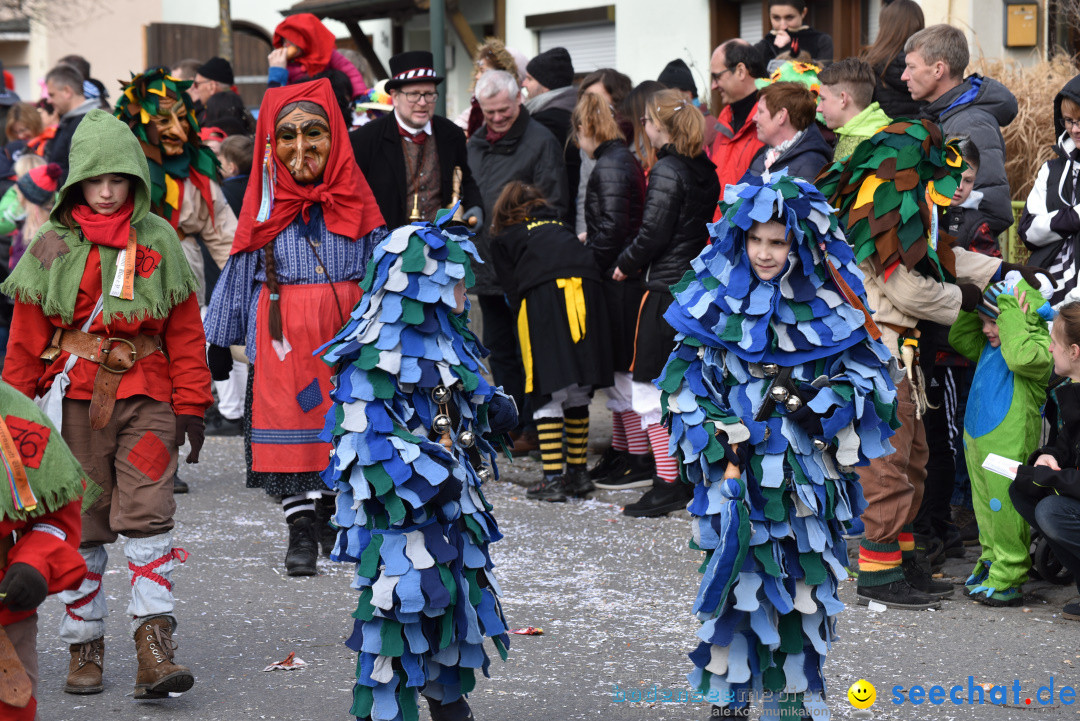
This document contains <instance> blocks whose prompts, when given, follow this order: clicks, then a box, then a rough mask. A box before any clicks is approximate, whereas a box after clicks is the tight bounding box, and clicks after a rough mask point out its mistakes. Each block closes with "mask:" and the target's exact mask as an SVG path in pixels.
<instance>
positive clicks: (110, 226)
mask: <svg viewBox="0 0 1080 721" xmlns="http://www.w3.org/2000/svg"><path fill="white" fill-rule="evenodd" d="M134 209H135V198H134V197H133V196H131V195H129V196H128V199H127V200H126V201H125V202H124V204H123V205H121V206H120V209H119V210H117V211H116V212H115V213H113V214H112V215H102V214H101V213H99V212H97V211H96V210H94V209H93V208H91V207H90V206H89V205H82V204H79V205H76V206H75V210H73V211H71V217H72V218H74V219H75V222H76V223H78V224H79V227H80V228H81V229H82V232H83V235H85V236H86V239H87V240H89V241H90V242H91V243H94V244H95V245H104V246H106V247H108V248H126V247H127V242H128V235H129V234H130V232H131V213H132V211H133V210H134Z"/></svg>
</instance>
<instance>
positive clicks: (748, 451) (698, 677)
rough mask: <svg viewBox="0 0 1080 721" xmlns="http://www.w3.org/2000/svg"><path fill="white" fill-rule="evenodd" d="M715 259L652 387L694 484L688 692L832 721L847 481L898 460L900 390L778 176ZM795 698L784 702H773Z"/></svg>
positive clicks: (747, 186) (686, 304)
mask: <svg viewBox="0 0 1080 721" xmlns="http://www.w3.org/2000/svg"><path fill="white" fill-rule="evenodd" d="M721 206H722V211H723V218H722V219H721V220H720V221H719V222H718V223H715V224H713V225H712V226H710V231H711V233H712V235H713V244H712V245H711V246H709V247H707V248H706V249H705V250H704V251H703V252H702V253H701V255H700V256H698V258H696V259H695V260H694V261H693V264H692V270H691V271H688V272H687V274H686V276H684V278H683V280H682V281H681V282H680V283H679V284H678V285H676V286H674V287H673V288H672V291H673V294H674V298H675V300H674V303H673V304H672V306H671V307H670V308H669V309H668V311H667V313H666V314H665V318H666V319H667V321H668V322H669V323H671V325H672V326H673V327H674V328H675V329H676V331H677V333H678V335H677V337H676V341H677V343H676V347H675V350H674V351H673V352H672V355H671V357H670V359H669V360H668V363H667V365H666V367H665V368H664V371H663V374H662V375H661V377H660V378H659V379H658V380H657V385H658V386H659V387H660V388H661V390H662V391H663V404H662V407H663V408H664V409H665V411H666V413H667V416H668V419H669V423H670V427H671V449H672V452H673V453H675V454H677V456H678V459H679V462H680V469H681V475H682V477H683V479H684V480H685V481H687V482H690V483H692V484H693V485H694V499H693V501H692V502H691V504H690V506H689V510H690V512H691V513H692V514H693V515H694V516H695V519H694V524H693V529H694V539H693V543H692V547H693V548H698V549H701V550H703V551H705V554H706V558H705V562H704V563H703V564H702V571H703V573H704V578H703V579H702V582H701V588H700V590H699V592H698V596H697V599H696V601H695V602H694V613H695V614H697V617H698V618H699V619H700V620H701V621H702V627H701V629H700V631H699V632H698V637H699V638H700V639H701V643H700V644H699V646H698V647H697V649H696V650H695V651H694V652H693V653H691V654H690V658H691V659H692V660H693V662H694V665H695V666H696V667H697V668H696V670H694V671H693V672H692V673H691V674H690V675H689V679H690V682H691V684H692V685H693V686H694V687H696V688H697V689H699V690H701V691H702V692H704V693H706V694H710V693H711V694H712V695H711V696H709V699H710V700H712V701H713V702H714V703H716V704H717V705H720V706H724V707H729V708H730V709H744V708H746V707H747V706H748V705H749V703H750V701H751V700H752V699H753V698H755V697H758V698H761V697H762V693H763V692H769V693H768V694H767V695H766V696H765V698H764V699H763V706H764V709H765V714H766V715H765V716H763V717H775V716H776V715H777V714H778V713H788V714H791V715H792V716H798V714H799V712H801V710H802V709H803V708H804V707H805V708H806V709H807V710H809V711H811V712H813V713H814V715H815V718H818V717H819V716H818V714H824V715H825V716H824V717H826V718H827V714H828V711H827V707H825V706H824V703H823V697H824V692H825V683H824V676H823V673H822V666H823V663H824V659H825V654H826V652H827V651H828V649H829V647H830V644H831V642H832V639H833V637H834V633H835V616H836V614H837V613H839V612H840V610H841V609H843V604H842V603H841V602H840V601H839V600H838V598H837V583H838V581H840V580H843V579H844V578H845V577H846V575H847V574H846V566H847V558H846V556H847V551H846V548H847V547H846V545H845V543H844V540H843V539H842V538H841V533H843V531H844V524H845V522H847V521H849V520H851V518H853V517H854V516H857V515H858V514H859V513H860V512H861V511H862V508H863V499H862V494H861V492H860V489H859V484H858V482H857V477H856V475H855V474H854V472H853V471H852V467H853V466H856V465H864V464H866V463H867V460H868V459H869V458H873V457H876V456H880V455H884V454H886V453H889V452H891V450H892V448H891V447H890V445H889V443H888V440H887V439H888V438H889V436H891V435H892V429H891V426H892V424H893V423H894V419H895V388H894V386H893V382H892V380H891V379H890V376H889V373H888V370H887V363H888V361H889V352H888V350H887V349H886V348H885V347H884V346H883V345H882V344H881V343H880V342H879V341H877V340H876V339H875V338H876V329H875V327H874V325H873V323H872V322H871V321H870V320H869V315H868V313H867V311H866V308H865V303H864V300H863V287H862V280H861V274H860V273H859V271H858V270H857V269H856V267H855V263H854V259H853V256H852V252H851V248H850V247H849V246H848V245H847V244H846V243H845V242H844V238H843V235H842V234H841V232H840V231H839V229H838V227H837V223H836V218H835V216H834V215H833V211H832V209H831V208H830V207H829V205H828V204H827V203H826V202H825V199H824V198H823V197H822V196H821V194H820V193H819V192H818V191H817V190H816V189H815V188H814V187H813V186H812V185H810V184H809V183H806V182H805V181H803V180H801V179H796V178H789V177H786V176H784V175H782V174H774V175H772V176H769V175H768V174H765V175H763V176H761V177H752V178H750V179H749V180H748V181H747V182H745V183H743V184H740V185H737V186H728V188H727V189H726V192H725V195H724V201H723V203H722V204H721ZM770 221H774V222H775V223H778V224H779V225H780V226H781V227H782V232H783V233H786V235H787V238H788V239H789V240H790V248H789V251H788V254H787V260H786V264H785V265H784V266H783V269H782V270H778V271H777V272H776V274H775V275H774V276H773V277H771V278H770V279H768V280H762V279H761V278H760V277H759V276H758V274H757V273H756V272H755V270H754V268H753V266H752V265H751V263H750V260H749V257H748V252H747V250H746V244H747V240H746V238H747V236H748V234H750V233H751V232H752V231H754V230H755V229H756V228H758V227H759V225H760V224H766V223H769V222H770ZM781 693H783V694H786V695H785V696H784V697H781V696H780V694H781Z"/></svg>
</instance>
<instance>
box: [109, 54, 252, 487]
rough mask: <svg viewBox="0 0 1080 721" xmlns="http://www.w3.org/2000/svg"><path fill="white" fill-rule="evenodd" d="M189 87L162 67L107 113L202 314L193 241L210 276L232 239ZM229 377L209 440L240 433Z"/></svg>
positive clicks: (232, 225)
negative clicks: (172, 234) (128, 147)
mask: <svg viewBox="0 0 1080 721" xmlns="http://www.w3.org/2000/svg"><path fill="white" fill-rule="evenodd" d="M190 86H191V82H190V81H184V80H179V79H177V78H174V77H172V76H171V75H169V74H168V71H167V70H165V69H164V68H154V69H151V70H147V71H146V72H144V73H142V74H141V75H136V76H134V77H132V78H131V81H130V82H129V83H127V84H126V85H124V86H123V88H122V90H121V93H120V97H119V99H118V100H117V103H116V109H115V111H114V114H115V115H116V117H118V118H120V119H121V120H123V121H124V122H126V123H127V124H128V127H130V128H131V130H132V132H134V133H135V136H136V137H137V138H138V139H139V144H140V145H141V146H142V149H143V153H144V154H145V155H146V162H147V164H148V165H149V166H150V185H151V197H150V207H151V210H152V211H153V212H154V213H156V214H157V215H160V216H161V217H162V218H165V219H166V220H167V221H169V224H170V225H172V227H173V228H174V229H175V230H176V233H177V235H178V236H179V237H180V240H181V243H180V247H181V248H183V249H184V255H185V256H187V259H188V262H189V263H190V264H191V269H192V270H193V271H194V272H195V277H196V278H197V279H198V281H199V290H198V291H197V293H196V297H197V298H198V299H199V306H200V307H205V306H206V302H207V301H208V300H209V292H210V290H212V287H211V288H209V289H208V288H207V282H206V279H207V273H206V271H205V267H204V263H203V253H202V249H201V248H200V247H199V242H200V241H201V242H202V244H203V245H205V246H206V249H207V250H208V251H209V253H210V256H211V257H212V258H213V260H214V263H215V264H216V265H217V269H220V268H222V267H223V266H224V265H225V261H226V259H227V258H228V257H229V248H231V247H232V241H233V235H234V234H235V233H236V216H235V214H233V211H232V209H231V208H230V207H229V204H228V202H227V201H226V200H225V195H224V193H222V192H221V186H220V185H219V183H220V182H221V178H220V176H219V173H218V163H217V158H216V157H215V156H214V153H213V152H212V151H211V150H210V149H209V148H207V147H206V146H205V145H203V144H202V141H201V140H200V139H199V123H198V121H197V120H196V119H195V114H194V103H193V102H192V99H191V96H190V95H189V93H188V92H187V91H188V89H189V87H190ZM209 276H210V277H211V278H212V279H213V278H216V276H217V273H216V272H213V271H211V273H210V274H209ZM237 355H238V356H239V357H240V358H241V359H242V356H241V355H240V354H239V353H237ZM236 370H237V372H236V373H235V374H234V375H233V377H232V379H231V380H230V381H229V382H227V383H218V384H217V385H216V388H217V395H218V411H219V413H220V416H221V417H220V419H217V418H215V419H212V420H210V421H209V422H208V424H207V428H206V434H207V435H209V436H214V435H232V436H236V435H240V433H241V427H240V424H241V416H242V415H243V412H244V386H245V383H246V378H245V377H244V376H245V373H246V371H247V364H246V363H245V362H243V361H242V360H239V361H237V363H236ZM173 482H174V489H175V490H176V492H177V493H186V492H187V489H188V487H187V484H186V483H185V482H184V481H182V480H181V479H179V478H175V479H173Z"/></svg>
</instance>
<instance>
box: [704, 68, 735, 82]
mask: <svg viewBox="0 0 1080 721" xmlns="http://www.w3.org/2000/svg"><path fill="white" fill-rule="evenodd" d="M730 72H731V68H724V69H723V70H721V71H720V72H718V73H709V77H711V78H712V81H713V82H714V83H718V82H720V78H722V77H724V73H730Z"/></svg>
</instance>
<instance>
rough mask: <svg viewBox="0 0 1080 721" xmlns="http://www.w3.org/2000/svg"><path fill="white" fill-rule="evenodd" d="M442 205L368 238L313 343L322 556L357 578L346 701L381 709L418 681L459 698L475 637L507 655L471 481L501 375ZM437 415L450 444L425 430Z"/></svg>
mask: <svg viewBox="0 0 1080 721" xmlns="http://www.w3.org/2000/svg"><path fill="white" fill-rule="evenodd" d="M446 219H448V218H447V217H444V218H442V219H441V220H440V221H436V223H435V224H428V225H424V226H421V225H411V226H405V227H403V228H399V229H397V230H395V231H394V232H392V233H391V234H390V235H388V236H387V237H386V238H385V239H384V240H383V241H382V242H381V243H380V244H379V246H378V247H377V248H376V249H375V252H374V256H373V257H372V260H371V262H370V263H369V265H368V271H367V276H366V277H365V278H364V281H363V283H362V285H361V287H362V288H363V291H364V295H363V298H362V300H361V301H360V303H359V304H358V305H357V306H356V308H355V309H354V310H353V312H352V315H351V320H350V321H349V322H348V324H347V325H346V326H345V327H344V328H343V329H342V330H341V331H340V332H339V333H338V334H337V336H336V337H335V338H334V339H333V340H332V341H330V342H329V343H328V344H327V345H326V346H324V348H323V349H322V350H324V351H325V352H324V355H323V359H324V360H325V361H326V362H328V363H331V364H334V365H335V366H336V372H335V388H334V389H333V390H332V391H331V398H332V400H333V401H334V406H333V407H332V409H331V410H330V412H329V414H328V416H327V425H326V429H325V431H324V440H327V441H330V442H332V443H333V445H334V452H333V456H332V458H331V462H330V466H329V467H328V468H327V469H326V471H325V472H324V474H323V478H324V480H325V481H326V482H327V485H329V486H330V487H331V488H334V489H336V490H337V491H338V492H339V495H338V500H337V513H336V514H335V516H334V523H335V524H336V525H337V526H338V527H339V528H340V531H339V533H338V539H337V545H336V547H335V549H334V552H333V554H332V555H331V558H332V559H334V560H338V561H350V562H354V563H356V564H357V566H356V577H355V579H354V581H353V587H354V588H356V589H357V590H358V591H359V592H360V601H359V604H358V606H357V609H356V612H355V613H354V614H353V617H354V618H355V619H356V622H355V628H354V631H353V635H352V637H351V638H350V639H349V640H348V642H347V645H348V646H349V648H351V649H353V650H354V651H356V652H357V653H358V654H359V660H358V663H357V681H356V686H355V689H354V704H353V708H352V713H353V714H354V715H356V716H358V717H363V718H367V717H370V718H372V719H377V720H379V721H389V720H391V719H394V720H398V719H405V720H406V721H409V720H412V721H415V719H417V717H418V714H417V696H416V694H417V692H421V693H423V694H424V695H425V696H428V697H430V698H433V699H436V700H439V701H442V702H443V703H451V702H453V701H455V700H456V699H458V698H459V697H460V696H461V695H462V694H466V693H468V692H469V691H471V690H472V688H473V685H474V681H475V671H476V669H481V670H482V671H483V672H484V673H485V674H486V673H487V670H488V665H489V659H488V655H487V653H486V652H485V650H484V648H483V646H482V642H483V640H484V638H485V637H490V638H491V639H492V640H493V642H494V644H495V648H496V649H497V651H498V653H499V654H500V655H501V656H502V657H503V658H505V657H506V649H507V647H508V645H509V640H508V636H507V634H506V630H507V629H506V622H505V619H504V617H503V613H502V608H501V606H500V604H499V586H498V583H497V582H496V580H495V576H494V574H493V573H492V567H493V564H492V562H491V557H490V555H489V554H488V544H489V543H491V542H494V541H497V540H499V539H500V538H501V537H502V536H501V534H500V533H499V530H498V527H497V525H496V523H495V519H494V518H493V517H492V515H491V510H492V507H491V505H490V504H489V503H487V501H486V500H485V499H484V495H483V491H482V490H481V485H482V483H483V480H485V479H486V478H490V477H494V475H495V473H497V471H496V469H495V450H494V448H493V447H492V445H491V444H490V443H489V441H488V440H486V439H485V437H484V434H487V433H489V431H490V430H491V427H490V424H489V418H488V408H489V403H490V402H491V400H492V397H493V396H494V395H495V394H496V393H497V391H496V389H494V388H493V387H492V386H490V385H489V384H488V383H487V381H485V380H484V377H483V376H482V375H481V372H482V368H481V365H480V360H481V358H482V357H483V356H484V355H486V350H484V349H483V347H482V346H480V344H479V342H478V341H477V339H476V337H475V336H474V335H473V334H472V333H471V332H470V331H469V328H468V311H467V310H466V311H465V312H463V313H461V314H455V313H454V312H453V309H454V307H455V305H456V302H455V298H454V288H455V286H456V285H457V284H458V282H459V281H464V282H465V284H466V285H469V284H471V283H472V269H471V261H472V260H475V261H476V262H480V259H479V256H478V255H477V252H476V248H475V247H474V245H473V243H472V241H471V240H469V238H468V235H467V234H466V233H464V231H461V230H458V229H449V228H443V227H440V225H439V224H440V223H441V222H443V221H444V220H446ZM433 392H434V393H433ZM443 393H445V395H442V394H443ZM437 398H441V399H442V403H441V404H440V403H439V402H437V400H436V399H437ZM440 406H441V407H440ZM440 415H442V416H445V417H447V418H448V419H449V421H450V423H449V426H450V427H449V430H448V431H447V432H446V437H448V438H449V442H447V443H446V444H445V445H444V444H443V443H441V442H440V440H441V438H440V433H439V432H437V431H436V432H433V431H432V430H431V429H433V428H438V427H440V420H439V419H438V418H437V417H438V416H440Z"/></svg>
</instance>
